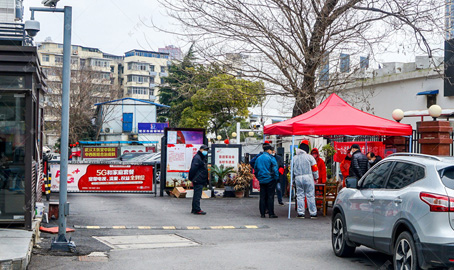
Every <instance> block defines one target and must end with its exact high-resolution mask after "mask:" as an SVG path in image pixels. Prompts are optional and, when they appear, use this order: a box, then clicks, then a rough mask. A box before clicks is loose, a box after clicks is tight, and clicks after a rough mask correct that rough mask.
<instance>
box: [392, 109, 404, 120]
mask: <svg viewBox="0 0 454 270" xmlns="http://www.w3.org/2000/svg"><path fill="white" fill-rule="evenodd" d="M403 118H404V111H402V110H401V109H395V110H394V111H393V119H394V120H396V121H397V122H400V120H402V119H403Z"/></svg>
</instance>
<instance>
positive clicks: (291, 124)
mask: <svg viewBox="0 0 454 270" xmlns="http://www.w3.org/2000/svg"><path fill="white" fill-rule="evenodd" d="M412 130H413V129H412V127H411V126H410V125H407V124H401V123H397V122H395V121H392V120H388V119H384V118H381V117H378V116H375V115H372V114H369V113H366V112H363V111H360V110H358V109H356V108H354V107H352V106H350V105H348V103H347V102H345V101H344V100H343V99H341V98H340V97H339V96H338V95H336V94H332V95H331V96H329V97H328V98H327V99H326V100H325V101H323V102H322V104H320V105H319V106H318V107H317V108H315V109H313V110H310V111H308V112H307V113H303V114H301V115H298V116H296V117H293V118H291V119H288V120H285V121H283V122H279V123H275V124H272V125H267V126H265V127H264V133H265V134H268V135H284V136H291V135H371V136H381V135H388V136H405V135H411V134H412Z"/></svg>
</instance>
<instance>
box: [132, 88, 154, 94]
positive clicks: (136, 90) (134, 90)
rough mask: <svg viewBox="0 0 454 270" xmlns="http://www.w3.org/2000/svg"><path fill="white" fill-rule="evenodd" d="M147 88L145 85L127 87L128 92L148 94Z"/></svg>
mask: <svg viewBox="0 0 454 270" xmlns="http://www.w3.org/2000/svg"><path fill="white" fill-rule="evenodd" d="M148 93H149V89H148V88H146V87H128V94H133V95H148Z"/></svg>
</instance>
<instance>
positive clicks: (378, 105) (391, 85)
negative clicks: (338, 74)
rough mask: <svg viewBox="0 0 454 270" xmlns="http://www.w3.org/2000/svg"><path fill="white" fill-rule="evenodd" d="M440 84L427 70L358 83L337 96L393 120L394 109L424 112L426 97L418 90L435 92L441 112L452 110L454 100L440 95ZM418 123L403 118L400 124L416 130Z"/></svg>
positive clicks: (419, 118) (439, 79)
mask: <svg viewBox="0 0 454 270" xmlns="http://www.w3.org/2000/svg"><path fill="white" fill-rule="evenodd" d="M441 70H443V68H441ZM443 85H444V84H443V77H442V74H439V73H437V72H436V71H434V70H433V69H431V68H429V69H420V70H414V71H412V72H406V73H395V74H390V75H385V76H380V77H374V78H371V79H367V80H361V81H358V82H356V83H355V84H354V85H350V86H349V87H348V88H347V89H345V90H343V92H341V93H340V94H339V96H340V97H341V98H344V99H345V100H346V101H347V102H349V103H350V104H351V105H352V106H354V107H356V108H358V109H362V110H364V111H367V112H369V113H372V114H375V115H377V116H379V117H383V118H386V119H390V120H393V119H392V112H393V110H394V109H401V110H403V111H410V110H426V109H427V97H426V96H424V95H422V96H417V93H418V92H422V91H429V90H439V94H438V95H437V104H438V105H440V106H441V107H442V108H443V109H451V108H454V97H444V96H443V95H444V94H443V92H444V90H443ZM352 100H356V101H357V102H356V104H352V103H354V102H351V101H352ZM429 120H431V118H429V117H425V118H424V121H429ZM418 121H421V117H406V118H404V119H403V120H402V121H401V123H404V124H411V125H412V126H413V129H416V122H418Z"/></svg>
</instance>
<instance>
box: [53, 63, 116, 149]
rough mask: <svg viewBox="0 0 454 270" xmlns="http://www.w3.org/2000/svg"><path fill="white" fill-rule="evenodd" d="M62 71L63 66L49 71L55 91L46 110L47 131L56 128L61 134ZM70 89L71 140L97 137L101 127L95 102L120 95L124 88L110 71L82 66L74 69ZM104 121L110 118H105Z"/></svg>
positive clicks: (71, 141) (73, 141)
mask: <svg viewBox="0 0 454 270" xmlns="http://www.w3.org/2000/svg"><path fill="white" fill-rule="evenodd" d="M61 72H62V70H61V68H59V67H54V68H50V69H49V70H48V73H49V74H48V77H49V79H50V82H49V86H50V88H51V90H52V91H51V93H50V98H49V101H50V105H49V106H47V107H46V109H45V119H46V123H47V125H46V130H49V131H50V130H52V131H54V133H56V134H59V133H60V126H61V109H62V106H61V89H62V84H61V81H62V80H61V78H62V73H61ZM70 92H71V93H70V110H69V113H70V117H69V142H70V143H75V142H77V141H79V140H82V139H96V138H97V137H98V136H99V132H100V130H99V128H98V129H97V128H96V126H95V110H96V106H95V105H94V104H96V103H99V102H104V101H108V100H111V99H115V98H117V97H118V96H119V93H120V89H119V88H118V87H117V86H115V85H113V84H112V83H111V80H110V74H108V73H105V72H104V73H103V72H100V71H97V70H94V69H92V68H91V67H86V66H80V67H79V66H78V68H77V69H73V70H72V71H71V89H70ZM98 121H99V119H98ZM101 121H107V119H104V118H103V119H102V120H101Z"/></svg>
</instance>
